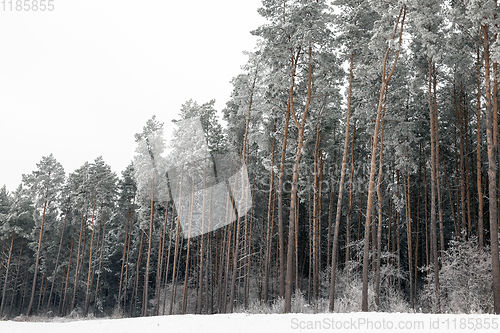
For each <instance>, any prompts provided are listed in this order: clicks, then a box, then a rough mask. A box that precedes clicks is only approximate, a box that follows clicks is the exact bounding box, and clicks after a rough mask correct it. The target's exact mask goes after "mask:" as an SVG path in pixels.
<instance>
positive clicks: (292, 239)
mask: <svg viewBox="0 0 500 333" xmlns="http://www.w3.org/2000/svg"><path fill="white" fill-rule="evenodd" d="M299 53H300V51H299ZM298 55H299V54H297V56H298ZM311 93H312V47H311V46H309V70H308V79H307V101H306V106H305V109H304V114H303V115H302V121H301V123H299V121H298V120H297V117H296V115H295V111H294V105H293V91H292V90H291V95H290V100H289V103H290V113H291V114H292V116H293V119H294V120H295V125H296V126H297V129H298V132H299V133H298V142H297V151H296V154H295V163H294V166H293V175H292V191H291V195H290V220H289V221H288V222H289V226H288V249H287V265H286V266H287V270H286V279H285V280H286V281H285V313H289V312H290V311H291V309H292V290H293V286H292V285H293V275H294V268H297V267H298V262H297V257H296V260H295V261H296V262H295V265H297V266H296V267H294V265H293V261H294V260H293V259H294V258H293V257H294V251H297V249H296V248H295V247H296V246H294V245H295V244H294V243H296V242H297V235H298V228H296V224H297V220H296V219H297V208H298V207H297V192H298V180H299V165H300V159H301V157H302V149H303V145H304V130H305V124H306V117H307V114H308V112H309V107H310V103H311V98H312V95H311ZM294 248H295V249H294ZM295 254H298V252H295ZM295 275H296V281H295V284H296V286H295V288H297V287H298V285H297V279H298V274H297V273H296V272H295Z"/></svg>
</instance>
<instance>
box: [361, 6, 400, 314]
mask: <svg viewBox="0 0 500 333" xmlns="http://www.w3.org/2000/svg"><path fill="white" fill-rule="evenodd" d="M405 16H406V5H403V6H402V7H401V10H400V11H399V16H398V19H397V21H396V26H395V28H394V32H393V35H392V40H394V38H395V36H396V33H397V31H398V26H399V24H400V23H401V28H400V33H399V46H401V42H402V35H403V26H404V21H405ZM399 49H400V48H398V51H397V52H396V56H395V59H394V62H393V65H392V69H391V71H390V73H389V74H388V75H387V76H386V65H387V59H388V56H389V51H390V47H388V48H387V51H386V53H385V57H384V59H383V64H384V67H383V70H382V85H381V87H380V96H379V100H378V109H377V120H376V121H375V130H374V132H373V136H372V139H373V144H372V156H371V163H370V180H369V184H368V198H367V201H368V202H367V206H366V222H365V237H364V240H365V241H364V245H363V247H364V253H363V291H362V302H361V310H362V311H363V312H365V311H368V256H369V237H370V224H371V215H372V210H373V191H374V187H375V169H376V159H377V147H378V133H379V128H380V121H381V117H382V108H383V106H384V97H385V92H386V87H387V85H388V83H389V80H390V79H391V77H392V74H393V73H394V70H395V69H396V64H397V62H398V57H399Z"/></svg>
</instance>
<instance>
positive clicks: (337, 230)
mask: <svg viewBox="0 0 500 333" xmlns="http://www.w3.org/2000/svg"><path fill="white" fill-rule="evenodd" d="M353 78H354V51H353V52H351V57H350V66H349V91H348V95H347V115H346V117H347V119H346V125H345V141H344V153H343V155H342V169H341V171H340V185H339V194H338V198H337V212H336V215H335V229H334V234H333V246H332V263H331V272H330V305H329V311H330V312H333V310H334V306H335V271H336V268H337V248H338V245H339V234H340V218H341V215H340V213H341V209H342V196H343V194H344V179H345V171H346V166H347V151H348V149H349V128H350V125H351V96H352V81H353ZM353 143H354V142H353ZM351 187H352V185H351ZM330 209H333V207H331V208H330ZM348 242H349V241H348V240H347V242H346V243H347V247H348V246H349V245H348Z"/></svg>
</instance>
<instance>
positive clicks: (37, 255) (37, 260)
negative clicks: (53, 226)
mask: <svg viewBox="0 0 500 333" xmlns="http://www.w3.org/2000/svg"><path fill="white" fill-rule="evenodd" d="M46 191H48V189H46ZM47 196H48V194H46V195H45V202H44V204H43V214H42V223H41V225H40V235H39V238H38V249H37V251H36V261H35V275H34V276H33V286H32V287H31V297H30V303H29V305H28V311H27V313H26V315H27V316H29V315H30V314H31V308H32V307H33V299H34V298H35V289H36V278H37V275H38V264H39V262H40V252H41V249H42V236H43V225H44V223H45V211H46V209H47V200H48V198H47Z"/></svg>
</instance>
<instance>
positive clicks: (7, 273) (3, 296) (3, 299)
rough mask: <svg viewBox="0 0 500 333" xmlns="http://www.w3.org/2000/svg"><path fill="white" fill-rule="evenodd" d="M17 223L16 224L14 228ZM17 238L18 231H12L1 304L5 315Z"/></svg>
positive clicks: (0, 307) (1, 312) (0, 310)
mask: <svg viewBox="0 0 500 333" xmlns="http://www.w3.org/2000/svg"><path fill="white" fill-rule="evenodd" d="M16 224H17V223H15V224H14V228H15V226H16ZM15 238H16V232H15V231H13V232H12V237H11V239H10V248H9V257H8V259H7V270H6V272H5V279H4V283H3V290H2V304H1V305H0V316H2V315H3V307H4V306H5V298H6V297H5V293H6V291H7V283H8V282H9V270H10V260H11V258H12V249H13V248H14V239H15Z"/></svg>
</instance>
